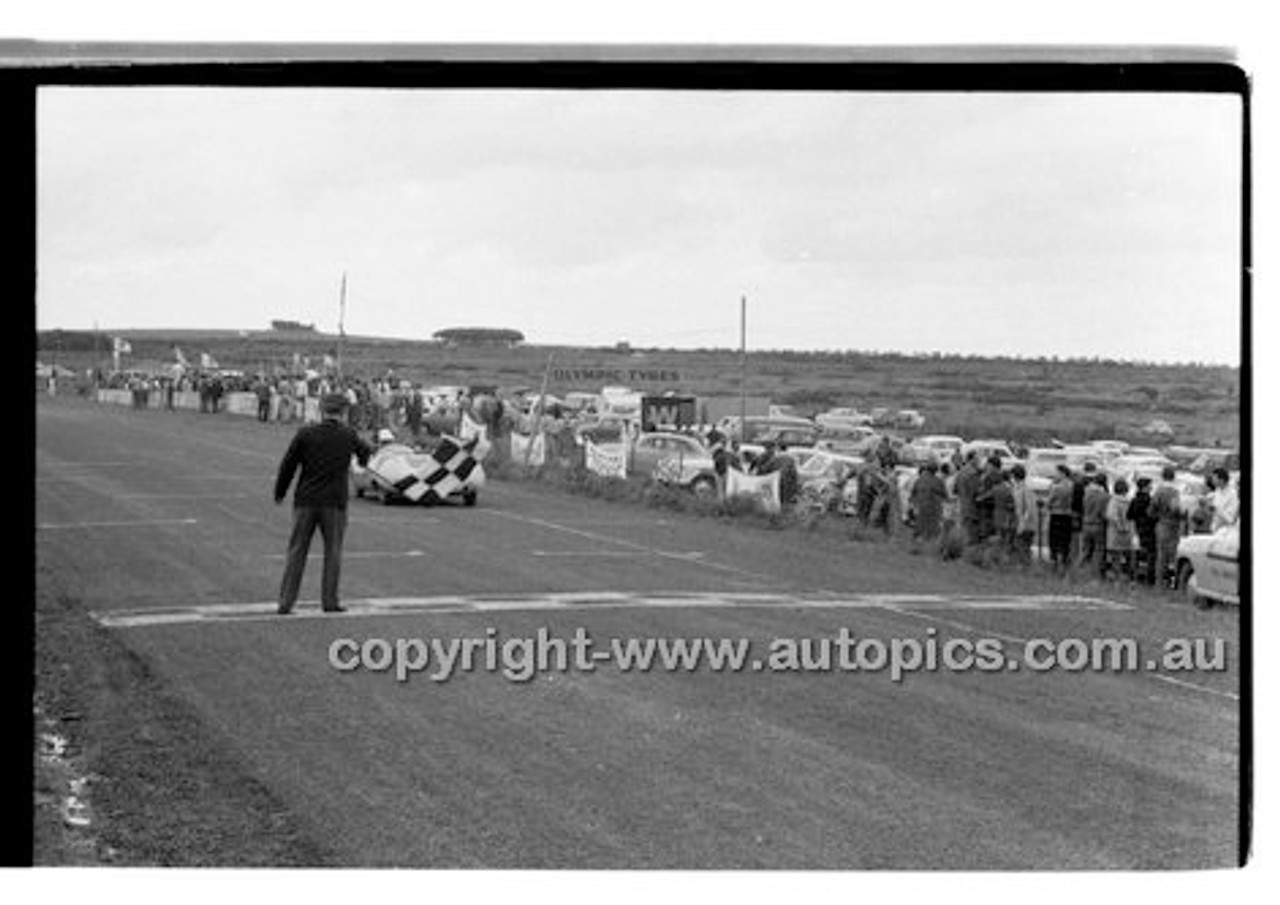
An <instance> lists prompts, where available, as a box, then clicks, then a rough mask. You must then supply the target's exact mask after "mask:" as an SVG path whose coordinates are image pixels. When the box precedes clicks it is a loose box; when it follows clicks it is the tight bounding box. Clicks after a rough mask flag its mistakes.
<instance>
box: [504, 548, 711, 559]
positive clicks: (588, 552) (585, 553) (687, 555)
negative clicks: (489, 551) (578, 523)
mask: <svg viewBox="0 0 1280 905" xmlns="http://www.w3.org/2000/svg"><path fill="white" fill-rule="evenodd" d="M529 555H530V556H570V557H573V556H585V557H592V556H663V557H668V558H672V557H674V558H679V559H698V558H699V557H701V556H702V555H703V554H702V553H699V552H697V551H694V552H690V553H675V552H669V551H664V550H530V551H529Z"/></svg>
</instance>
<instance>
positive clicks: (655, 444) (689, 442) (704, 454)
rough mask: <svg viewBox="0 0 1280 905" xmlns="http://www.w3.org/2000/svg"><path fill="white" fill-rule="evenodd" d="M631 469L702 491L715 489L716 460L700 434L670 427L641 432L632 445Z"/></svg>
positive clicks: (663, 480)
mask: <svg viewBox="0 0 1280 905" xmlns="http://www.w3.org/2000/svg"><path fill="white" fill-rule="evenodd" d="M630 471H631V473H632V474H638V475H643V476H645V477H649V478H652V479H654V480H657V481H662V482H664V483H672V484H677V485H679V486H681V487H685V488H688V489H689V490H692V491H693V492H694V493H697V494H699V495H708V496H710V495H713V494H714V493H715V492H716V469H715V462H714V461H713V460H712V458H711V451H710V450H708V449H707V447H706V446H705V445H703V443H702V441H701V440H699V439H698V438H697V437H692V436H689V435H688V434H677V433H674V432H670V431H654V432H651V433H646V434H640V436H638V437H636V440H635V442H634V443H633V444H632V445H631V463H630Z"/></svg>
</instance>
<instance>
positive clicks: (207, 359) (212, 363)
mask: <svg viewBox="0 0 1280 905" xmlns="http://www.w3.org/2000/svg"><path fill="white" fill-rule="evenodd" d="M217 366H218V360H217V359H216V358H214V357H213V356H212V355H210V354H209V353H208V352H201V353H200V367H202V368H216V367H217Z"/></svg>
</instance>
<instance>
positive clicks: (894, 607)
mask: <svg viewBox="0 0 1280 905" xmlns="http://www.w3.org/2000/svg"><path fill="white" fill-rule="evenodd" d="M884 608H885V609H886V610H889V611H890V612H892V613H899V614H901V615H903V616H911V617H912V618H915V619H923V620H925V621H926V622H938V623H941V624H942V625H949V626H951V628H958V629H960V630H961V631H965V632H971V633H972V634H975V635H984V636H990V637H992V638H999V639H1000V640H1001V641H1009V642H1011V643H1013V644H1026V643H1027V639H1026V638H1019V637H1018V636H1017V635H1004V634H1001V633H1000V632H991V631H987V630H986V629H980V628H976V627H974V626H972V625H968V624H966V623H964V622H958V621H957V620H955V619H943V618H942V617H941V616H936V615H934V614H933V613H913V612H911V610H908V609H905V608H904V607H903V605H902V604H885V606H884ZM961 608H962V609H970V608H971V607H968V606H966V605H964V604H961ZM1004 609H1013V607H1009V606H1006V607H1004ZM1024 609H1037V610H1038V609H1043V607H1041V606H1038V605H1033V606H1030V607H1024Z"/></svg>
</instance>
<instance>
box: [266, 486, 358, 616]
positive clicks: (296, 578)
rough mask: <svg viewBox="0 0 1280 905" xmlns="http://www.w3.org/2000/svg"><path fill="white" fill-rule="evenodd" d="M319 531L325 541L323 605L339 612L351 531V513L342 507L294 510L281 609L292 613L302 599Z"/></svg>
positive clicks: (281, 591) (322, 584)
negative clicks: (314, 538)
mask: <svg viewBox="0 0 1280 905" xmlns="http://www.w3.org/2000/svg"><path fill="white" fill-rule="evenodd" d="M316 528H319V529H320V536H321V537H322V538H323V539H324V573H323V575H322V577H321V580H320V605H321V606H322V607H323V608H324V609H326V610H333V609H337V608H338V577H339V575H340V574H341V571H342V537H343V535H344V534H345V533H346V530H347V510H346V509H345V508H341V507H338V506H298V505H295V506H294V507H293V531H292V532H291V533H290V534H289V551H288V553H287V554H286V560H285V567H284V578H283V579H281V581H280V601H279V602H280V609H281V610H291V609H293V605H294V603H295V602H296V601H297V599H298V589H299V587H300V586H301V585H302V573H303V570H305V569H306V566H307V553H308V551H310V549H311V536H312V535H313V534H314V533H315V530H316Z"/></svg>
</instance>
